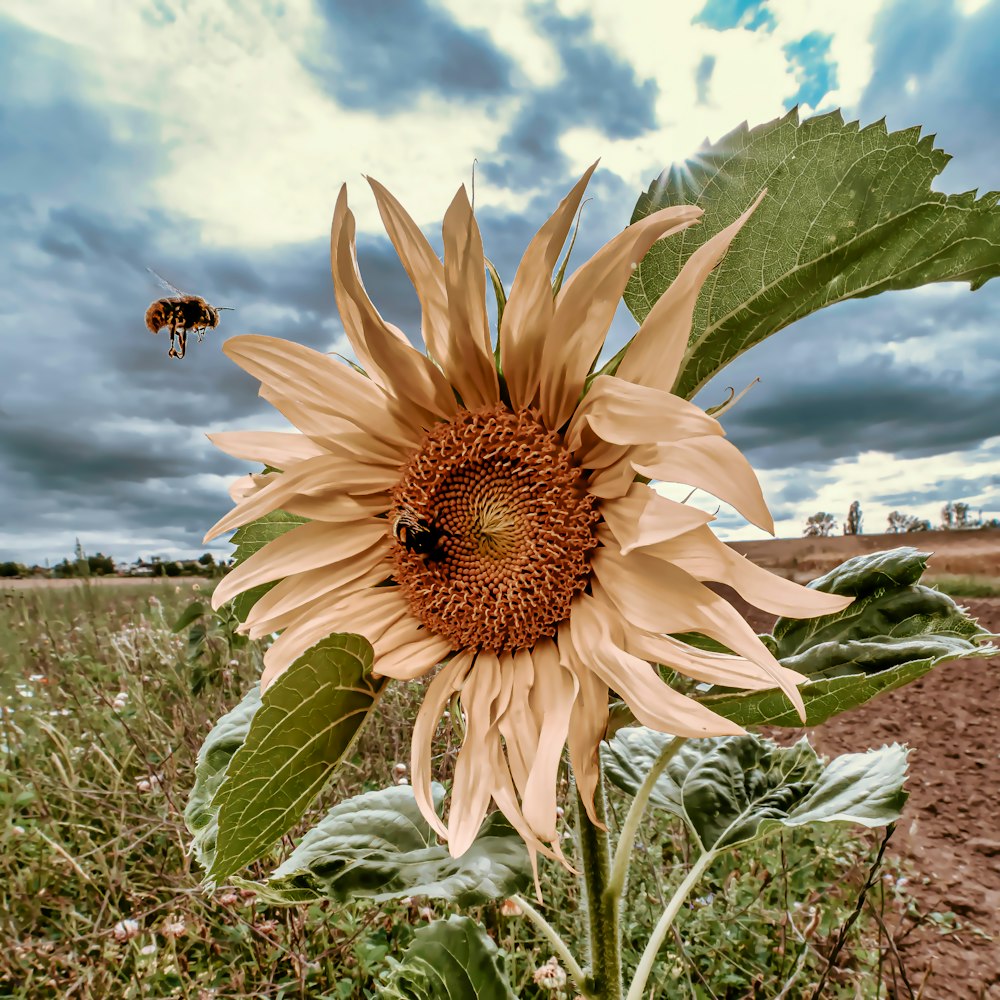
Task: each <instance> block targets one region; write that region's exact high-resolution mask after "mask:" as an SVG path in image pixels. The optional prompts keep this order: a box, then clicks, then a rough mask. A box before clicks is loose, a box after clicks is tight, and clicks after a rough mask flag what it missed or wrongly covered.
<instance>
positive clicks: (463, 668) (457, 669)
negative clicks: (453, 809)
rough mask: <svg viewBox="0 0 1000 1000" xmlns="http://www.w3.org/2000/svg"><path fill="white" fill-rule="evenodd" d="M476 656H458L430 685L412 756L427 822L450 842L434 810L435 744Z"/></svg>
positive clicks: (415, 727) (412, 770)
mask: <svg viewBox="0 0 1000 1000" xmlns="http://www.w3.org/2000/svg"><path fill="white" fill-rule="evenodd" d="M474 656H475V654H474V653H472V652H470V651H469V650H466V651H464V652H461V653H457V654H456V655H455V656H454V657H453V658H452V659H451V661H450V662H448V663H446V664H445V665H444V666H443V667H442V668H441V669H440V670H439V671H438V672H437V673H436V674H435V675H434V677H433V679H432V680H431V682H430V684H428V685H427V690H426V692H424V700H423V701H422V702H421V704H420V710H419V711H418V712H417V717H416V719H415V720H414V723H413V737H412V747H411V754H410V756H411V760H410V776H411V779H412V781H413V796H414V798H415V799H416V800H417V807H418V808H419V809H420V812H421V813H422V815H423V817H424V819H426V820H427V822H428V823H429V824H430V826H431V828H432V829H434V830H436V831H437V833H438V835H439V836H440V837H442V838H443V839H445V840H447V839H448V830H447V829H446V827H445V825H444V823H443V822H442V821H441V819H440V817H439V816H438V814H437V812H436V811H435V810H434V797H433V795H432V794H431V742H432V740H433V739H434V733H435V731H436V730H437V726H438V723H439V722H440V721H441V713H442V712H444V708H445V705H447V704H448V702H449V700H450V699H451V696H452V695H453V694H454V693H455V692H456V691H459V690H461V687H462V684H463V682H464V681H465V677H466V675H467V674H468V672H469V670H470V669H471V668H472V661H473V658H474Z"/></svg>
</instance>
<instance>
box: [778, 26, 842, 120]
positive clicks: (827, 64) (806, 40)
mask: <svg viewBox="0 0 1000 1000" xmlns="http://www.w3.org/2000/svg"><path fill="white" fill-rule="evenodd" d="M831 41H833V37H832V36H831V35H824V34H823V33H822V32H819V31H810V32H809V34H808V35H803V36H802V37H801V38H800V39H799V40H798V41H797V42H789V43H788V45H786V46H784V48H783V50H782V51H783V52H784V53H785V58H786V59H787V60H788V62H789V65H790V66H792V68H793V69H794V70H795V78H796V79H797V80H798V84H799V89H798V90H797V91H796V93H795V95H794V96H793V97H789V98H787V99H786V100H785V110H786V111H787V110H788V109H790V108H793V107H795V105H796V104H808V105H809V107H811V108H818V107H819V105H820V102H821V101H822V100H823V98H824V97H825V96H826V95H827V94H828V93H829V92H830V91H831V90H836V89H837V64H836V63H834V62H832V61H831V60H830V42H831Z"/></svg>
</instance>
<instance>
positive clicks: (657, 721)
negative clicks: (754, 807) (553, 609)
mask: <svg viewBox="0 0 1000 1000" xmlns="http://www.w3.org/2000/svg"><path fill="white" fill-rule="evenodd" d="M570 629H571V630H572V632H573V643H574V645H575V646H576V648H577V649H586V650H587V652H588V656H587V665H588V666H589V667H590V668H591V670H593V671H594V673H595V674H597V676H598V677H600V678H601V680H602V681H603V682H604V683H605V684H607V685H608V687H610V688H612V689H613V690H615V691H617V692H618V694H620V695H621V696H622V698H623V699H624V700H625V703H626V704H627V705H628V707H629V708H630V709H631V710H632V713H633V714H634V715H635V717H636V719H638V720H639V722H641V723H642V724H643V725H644V726H649V727H650V728H651V729H657V730H659V731H660V732H664V733H672V734H673V735H674V736H687V737H701V736H729V735H739V734H740V733H742V732H744V730H743V728H742V727H741V726H738V725H736V723H735V722H730V720H729V719H726V718H724V717H723V716H721V715H717V714H716V713H715V712H713V711H711V710H710V709H708V708H705V706H704V705H701V704H699V703H698V702H696V701H693V700H692V699H690V698H686V697H685V696H684V695H682V694H681V693H680V692H678V691H674V690H673V688H671V687H670V686H669V685H668V684H666V683H665V682H664V681H662V680H661V679H660V677H659V675H658V674H657V673H656V671H655V670H654V669H653V667H651V666H650V665H649V664H648V663H647V662H646V661H645V660H640V659H639V658H638V657H637V656H631V655H630V654H629V653H626V652H625V650H624V649H623V648H622V646H623V645H624V633H623V629H622V624H621V619H620V617H619V616H618V614H617V612H616V611H614V610H613V609H611V608H609V607H606V606H605V605H602V604H601V603H600V602H599V601H597V600H595V599H594V598H593V597H589V596H587V595H586V594H581V595H580V596H579V597H577V598H576V599H575V600H574V601H573V610H572V611H571V612H570Z"/></svg>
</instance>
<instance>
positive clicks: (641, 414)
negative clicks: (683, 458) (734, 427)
mask: <svg viewBox="0 0 1000 1000" xmlns="http://www.w3.org/2000/svg"><path fill="white" fill-rule="evenodd" d="M584 421H586V423H587V424H589V425H590V426H591V427H592V428H593V430H594V433H595V434H596V435H597V436H598V437H599V438H600V439H601V440H602V441H607V442H608V443H609V444H628V445H637V444H656V443H659V442H669V441H682V440H684V439H685V438H693V437H703V436H705V435H713V434H723V433H724V432H723V430H722V427H721V425H720V424H719V421H718V420H715V419H714V418H712V417H710V416H708V415H707V414H706V413H705V412H704V411H703V410H701V409H699V408H698V407H697V406H695V405H694V403H689V402H688V401H687V400H685V399H681V398H680V396H675V395H674V394H673V393H670V392H664V391H663V390H662V389H647V388H646V387H645V386H641V385H633V383H631V382H625V381H623V380H622V379H620V378H615V377H614V376H612V375H598V377H597V378H596V379H594V384H593V385H592V386H591V387H590V392H588V393H587V395H586V396H584V397H583V401H582V402H581V403H580V405H579V406H578V407H577V410H576V412H575V413H574V415H573V419H572V421H571V422H570V425H569V430H568V431H567V434H566V446H567V447H568V448H569V449H570V450H571V451H575V450H576V449H577V447H578V446H579V444H580V441H581V433H580V432H581V429H582V427H583V424H584Z"/></svg>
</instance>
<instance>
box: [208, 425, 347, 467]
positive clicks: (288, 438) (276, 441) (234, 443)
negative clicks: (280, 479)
mask: <svg viewBox="0 0 1000 1000" xmlns="http://www.w3.org/2000/svg"><path fill="white" fill-rule="evenodd" d="M206 437H207V438H208V440H209V441H211V442H212V444H214V445H215V447H216V448H218V449H219V450H220V451H224V452H225V453H226V454H227V455H232V456H233V458H242V459H245V460H246V461H248V462H260V463H261V465H270V466H271V467H272V468H275V469H284V468H285V466H286V465H287V464H288V463H292V464H294V463H296V462H302V461H305V459H307V458H319V457H320V456H321V455H325V454H327V452H326V450H325V449H323V448H321V447H320V446H319V445H318V444H316V442H315V441H313V440H312V439H311V438H307V437H306V436H305V434H294V433H288V432H286V431H222V432H221V433H218V434H208V435H206Z"/></svg>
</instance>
